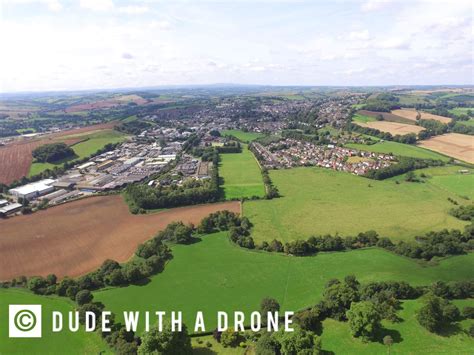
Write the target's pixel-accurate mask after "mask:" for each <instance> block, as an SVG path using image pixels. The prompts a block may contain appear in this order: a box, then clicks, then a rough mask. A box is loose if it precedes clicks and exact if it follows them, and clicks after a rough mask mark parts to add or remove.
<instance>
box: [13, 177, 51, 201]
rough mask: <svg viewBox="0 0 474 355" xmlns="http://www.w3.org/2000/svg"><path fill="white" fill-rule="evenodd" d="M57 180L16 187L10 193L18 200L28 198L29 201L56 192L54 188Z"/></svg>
mask: <svg viewBox="0 0 474 355" xmlns="http://www.w3.org/2000/svg"><path fill="white" fill-rule="evenodd" d="M55 181H56V180H54V179H44V180H40V181H37V182H32V183H31V184H27V185H23V186H19V187H15V188H14V189H10V190H9V191H8V192H9V193H10V194H12V195H13V196H16V197H17V198H26V199H27V200H31V199H34V198H36V197H38V196H41V195H45V194H47V193H50V192H52V191H54V187H53V186H52V185H53V183H54V182H55Z"/></svg>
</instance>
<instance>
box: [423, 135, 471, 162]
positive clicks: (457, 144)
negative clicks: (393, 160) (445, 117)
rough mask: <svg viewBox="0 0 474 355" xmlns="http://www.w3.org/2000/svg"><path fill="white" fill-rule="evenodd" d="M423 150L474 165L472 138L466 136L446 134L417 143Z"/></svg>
mask: <svg viewBox="0 0 474 355" xmlns="http://www.w3.org/2000/svg"><path fill="white" fill-rule="evenodd" d="M419 145H420V146H421V147H423V148H427V149H430V150H434V151H435V152H438V153H441V154H445V155H447V156H450V157H453V158H456V159H459V160H462V161H466V162H468V163H471V164H474V138H473V137H472V136H469V135H467V134H459V133H447V134H443V135H441V136H434V137H431V138H430V139H426V140H423V141H420V142H419Z"/></svg>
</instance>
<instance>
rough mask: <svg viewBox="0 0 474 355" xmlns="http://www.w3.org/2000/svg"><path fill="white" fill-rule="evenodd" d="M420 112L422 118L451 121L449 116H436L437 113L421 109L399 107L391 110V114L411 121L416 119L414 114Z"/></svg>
mask: <svg viewBox="0 0 474 355" xmlns="http://www.w3.org/2000/svg"><path fill="white" fill-rule="evenodd" d="M418 113H420V116H421V119H422V120H435V121H439V122H441V123H449V122H451V118H449V117H444V116H438V115H433V114H431V113H428V112H423V111H416V110H412V109H401V110H393V111H392V114H394V115H397V116H400V117H403V118H406V119H408V120H411V121H416V116H417V115H418Z"/></svg>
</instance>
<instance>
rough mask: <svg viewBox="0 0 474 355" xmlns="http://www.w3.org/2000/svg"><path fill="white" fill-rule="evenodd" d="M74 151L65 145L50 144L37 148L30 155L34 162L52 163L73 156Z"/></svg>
mask: <svg viewBox="0 0 474 355" xmlns="http://www.w3.org/2000/svg"><path fill="white" fill-rule="evenodd" d="M75 154H76V153H74V150H72V148H71V147H69V146H68V145H67V144H65V143H52V144H45V145H42V146H39V147H38V148H36V149H35V150H33V152H32V155H33V158H35V160H36V161H38V162H42V163H45V162H46V163H52V162H55V161H58V160H61V159H66V158H70V157H73V156H75Z"/></svg>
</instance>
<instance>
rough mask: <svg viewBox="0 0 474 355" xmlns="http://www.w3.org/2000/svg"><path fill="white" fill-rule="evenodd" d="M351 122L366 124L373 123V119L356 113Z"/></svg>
mask: <svg viewBox="0 0 474 355" xmlns="http://www.w3.org/2000/svg"><path fill="white" fill-rule="evenodd" d="M352 120H353V121H354V122H362V123H367V122H373V121H375V117H373V116H367V115H363V114H361V113H356V114H355V115H354V117H352Z"/></svg>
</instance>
